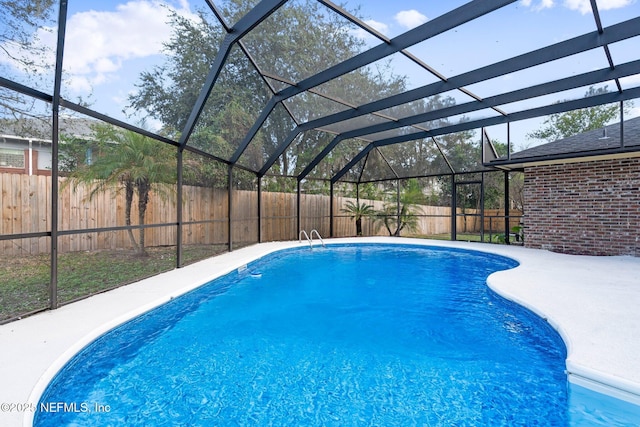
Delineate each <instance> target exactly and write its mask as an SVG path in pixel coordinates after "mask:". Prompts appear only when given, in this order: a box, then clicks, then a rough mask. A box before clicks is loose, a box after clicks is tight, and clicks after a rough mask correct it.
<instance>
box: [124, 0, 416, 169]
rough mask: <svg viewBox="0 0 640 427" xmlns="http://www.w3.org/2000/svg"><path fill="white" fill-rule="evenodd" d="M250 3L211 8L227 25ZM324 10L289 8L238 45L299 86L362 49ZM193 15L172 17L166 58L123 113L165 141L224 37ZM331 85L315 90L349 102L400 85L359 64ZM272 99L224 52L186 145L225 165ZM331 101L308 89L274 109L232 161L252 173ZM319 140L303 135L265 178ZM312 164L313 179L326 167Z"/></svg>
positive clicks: (231, 0)
mask: <svg viewBox="0 0 640 427" xmlns="http://www.w3.org/2000/svg"><path fill="white" fill-rule="evenodd" d="M254 4H255V2H252V1H248V0H225V1H223V2H222V4H221V5H220V6H219V7H220V9H221V11H222V15H223V16H225V17H227V22H230V23H234V22H237V21H238V19H239V18H240V17H242V16H244V15H245V14H246V12H247V11H248V10H250V8H251V7H252V6H253V5H254ZM325 12H326V11H325V10H324V6H322V5H321V4H320V3H318V2H315V1H310V0H307V1H301V2H289V3H287V4H286V5H284V6H283V7H281V8H280V9H279V10H278V11H277V12H276V13H275V14H274V17H272V18H269V19H267V20H265V21H264V22H262V23H261V24H260V25H258V26H257V27H255V28H254V29H253V30H252V31H251V33H250V34H248V35H247V36H245V37H244V38H243V39H242V43H243V46H244V47H245V48H246V50H247V51H248V52H249V53H250V54H251V56H252V57H253V58H254V59H255V61H256V62H257V63H258V66H259V67H260V68H262V69H263V70H264V71H265V72H268V73H269V74H271V75H274V76H279V77H282V78H283V79H284V80H290V81H294V82H295V81H300V80H302V79H304V78H306V77H309V76H311V75H314V74H316V73H317V72H318V71H319V70H320V69H322V67H326V68H328V67H330V66H331V65H334V64H337V63H339V62H340V61H343V60H345V59H347V58H351V57H353V56H355V55H357V54H358V53H360V52H361V51H362V48H363V47H364V42H363V41H362V40H361V39H359V38H357V37H356V36H355V35H354V34H353V33H352V32H351V29H350V28H351V27H350V26H349V24H348V22H347V21H345V20H344V19H343V18H341V17H340V16H339V15H337V14H334V13H325ZM198 17H199V19H197V20H194V19H187V18H185V17H181V16H179V15H178V14H174V15H173V16H172V21H171V25H172V27H173V30H174V31H173V35H172V38H171V40H170V41H169V42H168V43H167V44H166V45H165V50H166V52H167V61H166V62H165V63H164V64H163V65H161V66H158V67H156V68H154V69H153V70H152V71H149V72H145V73H143V74H142V75H141V77H140V81H139V83H138V85H137V87H138V92H137V93H135V94H132V95H131V96H130V98H129V108H130V109H131V110H133V111H146V112H147V113H148V114H149V116H151V117H153V118H155V119H157V120H160V121H161V122H162V123H164V124H165V126H166V128H167V130H168V132H169V133H173V134H174V135H178V133H179V132H180V131H181V130H182V129H183V128H184V126H185V123H186V119H187V118H188V117H189V114H190V112H191V109H192V108H193V104H194V102H195V100H196V99H197V97H198V95H199V93H200V91H201V89H202V84H203V82H204V81H205V78H206V76H207V74H208V72H209V69H210V66H211V62H212V58H215V57H216V55H217V53H218V51H217V49H218V47H219V46H221V44H222V41H223V39H224V37H225V34H226V33H225V32H224V30H222V28H221V27H220V25H219V24H217V22H216V21H215V18H212V16H211V15H210V14H207V13H206V11H199V12H198ZM339 80H340V81H339V83H338V82H334V81H332V82H328V83H326V84H324V85H322V92H323V93H326V94H329V95H333V96H336V97H344V96H345V94H347V96H348V97H349V101H350V102H352V103H354V104H359V103H363V102H365V101H370V100H371V98H372V97H373V96H376V95H378V94H380V95H382V96H386V95H389V94H391V93H397V92H399V91H401V90H403V89H404V87H405V80H404V78H403V77H399V76H394V75H392V74H391V72H390V71H389V69H388V68H385V66H384V65H381V66H378V67H376V66H369V67H363V68H362V69H359V70H357V71H355V72H352V73H349V74H347V75H345V76H342V78H340V79H339ZM272 82H274V81H272ZM273 85H274V89H275V90H276V91H277V90H279V89H281V88H283V87H284V85H283V84H281V83H278V84H276V83H273ZM338 85H339V87H338ZM272 96H273V92H272V91H271V90H270V88H269V87H268V86H267V84H266V83H265V81H264V79H263V78H262V77H261V76H260V75H259V74H258V73H257V71H256V70H255V67H254V66H253V64H252V63H251V61H249V59H248V57H247V56H246V55H245V53H244V52H243V50H242V49H239V48H235V47H234V48H233V49H232V50H231V52H230V54H229V56H228V58H227V60H226V63H225V65H224V67H223V68H222V69H221V73H220V75H219V77H218V80H217V81H216V84H215V86H214V88H213V90H212V92H211V93H210V95H209V98H208V101H207V103H206V105H205V107H204V109H203V111H202V113H201V115H200V118H199V119H198V121H197V123H196V125H195V128H194V130H193V133H192V134H191V136H190V139H189V142H188V144H189V146H192V147H195V148H198V149H201V150H203V151H205V152H207V153H210V154H213V155H215V156H218V157H221V158H223V159H226V160H228V159H230V158H231V156H232V154H233V153H234V152H235V151H236V150H237V149H238V148H239V147H240V146H241V142H243V139H244V138H245V136H246V135H247V133H248V130H249V129H250V128H251V126H253V124H254V122H255V120H256V119H257V117H258V116H259V114H260V112H261V111H262V109H263V108H264V106H265V105H266V103H267V101H268V100H269V99H270V98H271V97H272ZM285 105H286V108H285ZM336 105H337V104H336V103H335V102H329V101H327V100H326V99H324V98H322V97H320V96H317V95H314V94H311V93H308V92H305V93H302V94H300V95H298V96H296V97H294V98H292V99H290V100H287V101H286V102H284V103H281V104H279V105H278V106H277V107H276V108H275V109H274V110H273V112H272V113H271V115H270V117H269V118H268V119H267V120H266V122H265V124H264V125H263V126H262V128H261V129H260V130H259V132H258V133H257V135H256V136H255V137H254V138H253V140H252V141H251V144H250V145H249V147H248V148H247V149H246V150H244V153H243V154H242V156H241V157H240V159H239V160H238V163H239V164H241V165H243V166H246V167H248V168H251V169H253V170H257V169H259V168H261V167H262V166H263V165H264V162H265V161H266V159H268V158H270V157H271V156H272V155H273V154H274V153H275V152H276V151H277V149H278V147H279V146H280V144H282V142H283V141H284V140H285V139H286V137H287V136H288V135H289V133H290V132H291V130H292V129H293V128H294V127H295V125H296V123H303V122H305V121H308V120H311V119H314V118H317V117H320V116H323V115H326V114H329V113H333V112H336V111H338V110H340V109H342V106H339V105H338V107H339V108H338V110H336ZM292 116H293V117H292ZM327 138H328V136H327V134H326V133H321V132H317V133H314V132H307V133H305V134H304V135H303V136H301V137H300V138H299V139H297V140H296V141H294V143H293V144H292V146H291V148H290V149H288V150H286V151H285V152H284V153H283V154H282V155H281V156H279V158H278V160H277V161H276V163H275V164H274V165H273V166H272V170H271V172H272V173H274V174H282V175H291V174H293V173H295V172H299V171H300V166H299V165H303V164H306V163H307V162H308V161H309V160H310V159H311V158H313V157H312V156H315V155H316V154H317V153H318V152H319V149H321V148H319V147H324V146H325V145H326V144H327V143H328V142H329V141H330V139H327ZM319 168H320V169H321V170H322V172H321V175H323V177H326V174H329V173H331V171H333V168H332V167H331V165H328V166H327V165H326V164H323V165H319ZM325 171H326V172H325ZM333 172H335V171H333Z"/></svg>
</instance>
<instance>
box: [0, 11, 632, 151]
mask: <svg viewBox="0 0 640 427" xmlns="http://www.w3.org/2000/svg"><path fill="white" fill-rule="evenodd" d="M219 1H220V0H215V1H214V3H218V2H219ZM254 1H255V2H256V3H257V1H256V0H254ZM336 3H338V2H336ZM465 3H466V1H461V0H447V1H446V2H442V1H424V0H404V1H396V2H390V1H388V0H366V1H365V0H346V2H343V3H342V4H343V5H344V6H345V8H346V9H347V10H349V11H352V12H353V11H355V13H356V14H357V15H358V16H361V17H362V18H363V19H364V20H365V22H366V23H367V24H369V25H370V26H371V27H373V28H375V29H376V30H378V31H380V32H381V33H383V34H384V35H386V36H387V37H391V38H392V37H395V36H397V35H399V34H401V33H403V32H405V31H407V30H409V29H411V28H414V27H416V26H418V25H421V24H423V23H425V22H428V21H430V20H432V19H435V18H437V17H438V16H440V15H442V14H444V13H446V12H448V11H450V10H452V9H453V8H455V7H458V6H461V5H463V4H465ZM597 3H598V7H599V11H600V14H601V17H602V22H603V25H604V26H605V27H606V26H608V25H612V24H615V23H617V22H621V21H623V20H626V19H629V18H630V17H633V16H640V0H598V2H597ZM361 4H364V5H361ZM159 5H161V7H159ZM197 7H206V6H205V4H204V1H203V0H129V1H113V0H99V1H98V0H94V1H89V0H82V1H80V0H71V1H70V2H69V17H68V21H67V34H66V42H65V43H66V46H65V57H64V69H65V77H66V82H65V87H64V88H63V97H65V98H66V99H69V100H72V101H75V100H78V99H83V100H85V101H90V102H92V103H93V107H94V108H95V109H96V110H98V111H99V112H102V113H105V114H109V115H111V116H113V117H115V118H117V119H123V118H124V117H125V116H124V114H123V112H122V110H123V109H124V107H125V106H126V104H127V96H128V95H129V94H130V93H132V91H135V90H136V89H135V82H137V81H138V76H139V75H140V73H141V72H142V71H144V70H150V69H151V67H153V66H154V65H159V64H161V63H162V62H163V60H164V56H163V55H162V45H163V42H164V41H166V40H168V39H169V37H170V36H171V31H170V28H169V26H168V25H167V24H166V22H167V21H168V15H169V13H170V12H171V11H176V12H177V13H179V14H181V15H183V16H186V17H190V18H192V19H196V15H195V10H196V8H197ZM590 10H591V9H590V3H589V0H519V1H517V2H516V3H514V4H513V5H511V6H508V7H506V8H503V9H501V10H500V11H498V12H496V13H492V14H489V15H488V16H486V17H482V18H480V19H478V20H475V21H474V22H471V23H468V24H465V25H463V26H460V27H459V28H457V29H456V30H455V31H451V32H448V33H447V34H445V35H442V36H436V37H433V38H432V39H429V40H427V41H426V42H423V43H420V44H418V45H416V46H413V47H411V48H409V49H408V50H409V51H410V52H411V53H413V54H415V55H416V56H418V57H420V58H421V59H422V60H423V61H425V62H426V63H427V64H429V65H430V66H432V67H433V68H435V69H436V70H437V71H438V72H440V73H442V74H444V75H445V76H447V77H451V76H455V75H457V74H460V73H464V72H467V71H471V70H474V69H476V68H480V67H482V66H484V65H488V64H491V63H494V62H497V61H499V60H502V59H506V58H509V57H512V56H514V55H516V54H521V53H526V52H529V51H532V50H535V49H538V48H541V47H543V46H545V45H548V44H551V43H556V42H558V41H562V40H565V39H567V38H570V37H574V36H577V35H581V34H583V33H586V32H590V31H594V30H595V29H596V26H595V23H594V19H593V16H592V15H591V13H590ZM353 34H354V35H356V36H358V37H361V38H362V39H363V40H365V41H366V42H367V44H368V45H369V46H374V45H376V44H378V43H379V41H378V40H376V39H375V38H373V37H372V36H370V35H368V34H366V33H364V32H363V31H361V30H356V29H354V30H353ZM39 37H40V38H41V40H42V41H43V42H44V43H47V44H49V45H51V46H54V45H55V32H49V33H47V32H41V33H40V34H39ZM638 52H640V41H639V40H637V38H636V40H634V39H632V40H631V41H629V42H625V43H619V46H615V49H614V48H613V47H612V55H613V57H614V61H617V62H626V61H629V60H632V59H638ZM389 61H390V64H391V66H392V67H394V72H395V73H396V74H400V75H406V76H407V77H408V78H407V84H408V86H409V88H414V87H419V86H422V85H425V84H428V83H431V82H433V81H435V78H434V77H432V76H431V75H429V74H428V73H425V72H424V70H422V69H420V68H419V67H417V66H416V65H415V64H412V63H411V62H409V61H407V60H406V59H405V58H403V57H402V56H401V55H394V56H393V57H391V58H389ZM3 62H4V63H5V65H6V64H7V58H3V57H2V56H0V63H3ZM606 65H607V64H606V58H605V56H604V53H603V52H591V53H589V54H585V55H580V56H578V57H575V58H571V59H570V60H567V61H565V62H564V63H563V64H562V67H561V68H562V71H561V72H560V73H559V74H558V75H557V77H558V78H559V77H566V75H572V74H576V73H582V72H585V71H589V70H591V69H598V68H604V67H606ZM558 72H559V70H558V67H557V66H555V67H546V68H545V67H540V68H538V69H536V70H530V71H528V72H526V71H525V72H520V73H514V75H509V76H505V77H501V78H498V79H494V80H493V81H490V82H487V83H484V84H478V85H474V87H470V88H468V89H469V90H471V91H472V92H474V93H475V94H477V95H479V96H481V97H487V96H491V95H493V94H497V93H501V92H504V91H507V90H514V89H517V88H519V87H523V86H526V85H529V84H532V83H542V82H544V81H546V80H548V79H549V78H556V73H558ZM639 77H640V76H636V77H635V79H628V80H626V81H625V82H624V83H623V86H624V87H634V86H638V85H639V84H640V78H639ZM45 86H46V84H45ZM610 88H611V87H610ZM42 89H43V90H44V91H47V92H50V90H47V89H48V88H47V87H43V88H42ZM450 95H451V96H454V97H455V98H456V100H457V101H458V102H465V101H467V100H469V98H467V97H466V96H464V95H462V94H460V93H452V94H450ZM566 95H567V96H565V98H567V97H574V98H577V97H582V96H583V95H584V92H582V93H578V94H566ZM544 101H545V102H546V101H547V100H544ZM637 104H640V102H637ZM532 106H536V105H535V104H532ZM513 107H514V108H516V107H521V106H520V105H518V106H513ZM507 111H509V109H508V108H507ZM636 115H640V105H637V106H635V108H634V110H633V112H632V114H631V116H636ZM135 120H139V117H135V116H134V117H133V118H127V119H126V121H129V122H131V121H135ZM147 125H148V126H150V127H151V128H153V127H154V124H153V123H147ZM539 125H540V121H537V122H535V123H533V122H532V123H523V124H522V126H521V127H518V126H515V124H514V127H515V129H513V128H512V139H514V140H515V139H518V140H524V139H525V138H524V134H525V133H526V132H529V131H531V130H532V129H533V128H536V127H538V126H539ZM499 133H503V131H502V130H500V131H499ZM513 135H517V136H516V137H514V136H513ZM498 139H501V140H505V139H506V136H505V137H503V136H498Z"/></svg>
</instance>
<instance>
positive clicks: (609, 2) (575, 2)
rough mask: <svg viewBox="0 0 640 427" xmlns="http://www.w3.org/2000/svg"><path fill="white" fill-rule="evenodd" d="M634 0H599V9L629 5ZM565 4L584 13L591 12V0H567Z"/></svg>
mask: <svg viewBox="0 0 640 427" xmlns="http://www.w3.org/2000/svg"><path fill="white" fill-rule="evenodd" d="M631 3H632V0H599V1H598V10H609V9H618V8H621V7H625V6H629V5H630V4H631ZM564 5H565V6H566V7H567V8H569V9H571V10H577V11H579V12H580V13H582V14H583V15H584V14H586V13H590V12H591V2H590V1H589V0H565V1H564Z"/></svg>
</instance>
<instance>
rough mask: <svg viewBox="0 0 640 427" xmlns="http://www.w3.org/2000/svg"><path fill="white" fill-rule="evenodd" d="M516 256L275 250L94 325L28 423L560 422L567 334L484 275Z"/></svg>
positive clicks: (380, 249) (566, 418) (565, 395)
mask: <svg viewBox="0 0 640 427" xmlns="http://www.w3.org/2000/svg"><path fill="white" fill-rule="evenodd" d="M516 265H517V263H516V262H514V261H513V260H510V259H507V258H504V257H500V256H495V255H489V254H484V253H479V252H472V251H463V250H456V249H441V248H434V247H425V246H400V245H336V246H329V247H327V248H314V249H313V250H309V248H305V249H293V250H288V251H282V252H278V253H276V254H272V255H269V256H267V257H265V258H263V259H262V260H259V261H256V262H254V263H252V264H250V265H248V266H247V268H246V269H241V270H239V271H234V272H233V273H231V274H229V275H227V276H225V277H222V278H220V279H216V280H215V281H213V282H211V283H209V284H207V285H205V286H203V287H201V288H199V289H197V290H195V291H193V292H191V293H189V294H187V295H185V296H183V297H180V298H176V299H174V300H172V301H171V302H170V303H168V304H165V305H163V306H161V307H159V308H157V309H155V310H153V311H151V312H148V313H146V314H145V315H142V316H140V317H138V318H136V319H134V320H132V321H130V322H128V323H126V324H124V325H122V326H120V327H118V328H116V329H114V330H112V331H110V332H108V333H107V334H105V335H103V336H102V337H100V338H98V339H97V340H95V341H94V342H93V343H92V344H90V345H89V346H87V347H86V348H85V349H84V350H83V351H82V352H80V353H79V354H78V355H76V356H75V357H74V358H73V359H72V360H71V361H70V362H69V363H68V364H67V365H66V366H65V368H64V369H63V370H61V371H60V372H59V373H58V375H57V376H56V377H55V378H54V380H53V381H52V382H51V384H50V385H49V386H48V388H47V389H46V390H45V392H44V394H43V395H42V397H41V400H40V403H41V405H40V409H42V408H43V406H42V404H44V405H45V406H44V408H45V410H39V411H38V412H37V413H36V415H35V422H34V425H36V426H109V425H113V426H146V425H154V426H174V425H188V426H198V425H203V426H208V425H256V426H263V425H265V426H266V425H280V426H316V425H318V426H319V425H335V426H362V425H376V426H410V425H420V426H421V425H442V426H449V425H459V426H480V425H486V426H499V425H504V426H515V425H522V426H525V425H526V426H533V425H540V426H543V425H544V426H546V425H553V426H564V425H572V424H571V422H572V421H571V420H572V419H575V414H573V415H572V413H571V410H570V409H569V405H568V401H569V391H568V387H567V381H566V376H565V374H564V360H565V356H566V355H565V347H564V344H563V343H562V341H561V340H560V338H559V337H558V335H557V334H556V333H555V331H553V330H552V329H551V328H550V327H549V326H548V325H547V324H546V323H545V322H544V321H542V320H541V319H539V318H538V317H536V316H534V315H532V314H530V313H529V312H527V311H526V310H524V309H522V308H520V307H518V306H516V305H515V304H512V303H509V302H507V301H506V300H504V299H502V298H500V297H498V296H497V295H495V294H493V293H492V292H491V291H490V290H489V289H488V288H487V286H486V278H487V276H488V275H489V274H491V273H492V272H495V271H498V270H504V269H508V268H512V267H515V266H516ZM51 402H63V403H64V405H63V406H60V405H59V404H58V406H53V407H52V406H47V405H51ZM150 423H151V424H150ZM581 425H588V424H581ZM620 425H624V424H620Z"/></svg>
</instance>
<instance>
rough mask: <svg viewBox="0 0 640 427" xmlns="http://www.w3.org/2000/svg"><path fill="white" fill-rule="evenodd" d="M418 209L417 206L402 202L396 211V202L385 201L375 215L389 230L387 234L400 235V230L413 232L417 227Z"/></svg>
mask: <svg viewBox="0 0 640 427" xmlns="http://www.w3.org/2000/svg"><path fill="white" fill-rule="evenodd" d="M418 210H419V208H417V207H414V206H412V205H409V204H402V205H401V206H400V213H398V211H397V205H396V204H394V203H387V204H385V205H384V208H383V209H382V210H381V211H380V212H376V215H377V217H378V220H379V221H382V223H383V224H384V226H385V228H386V229H387V231H388V232H389V236H400V233H401V232H402V230H405V229H406V230H407V231H410V232H415V231H416V230H417V229H418V217H417V216H416V215H418V214H419V212H418ZM394 227H395V228H394Z"/></svg>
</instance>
